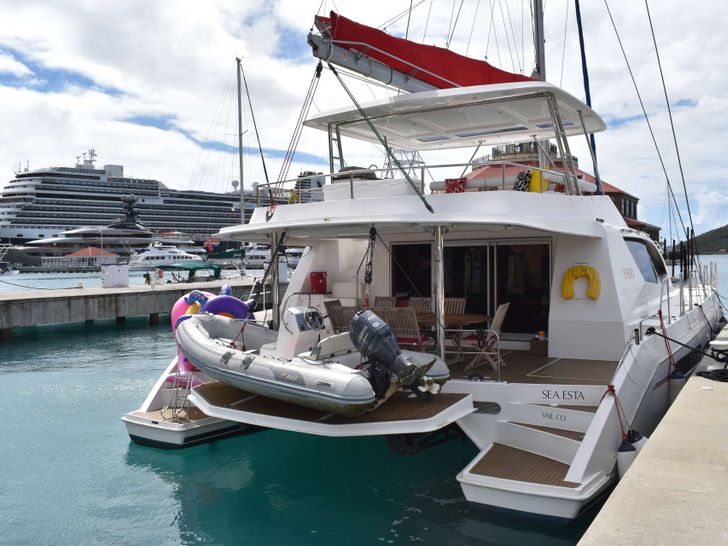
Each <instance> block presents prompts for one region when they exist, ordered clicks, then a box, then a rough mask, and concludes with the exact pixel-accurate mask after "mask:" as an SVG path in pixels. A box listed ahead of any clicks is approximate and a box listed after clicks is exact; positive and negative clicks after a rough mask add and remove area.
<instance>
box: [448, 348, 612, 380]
mask: <svg viewBox="0 0 728 546" xmlns="http://www.w3.org/2000/svg"><path fill="white" fill-rule="evenodd" d="M463 356H465V357H469V356H470V355H468V353H463ZM501 358H502V359H503V361H504V362H505V366H501V380H503V381H508V382H509V383H536V384H560V385H607V384H609V383H610V382H611V380H612V377H613V376H614V372H615V371H616V369H617V362H616V361H611V360H582V359H576V358H555V357H548V356H543V355H532V354H530V353H529V352H528V351H516V350H513V351H511V350H504V351H501ZM449 366H450V373H451V374H452V376H453V377H467V376H468V375H470V374H471V373H473V372H474V371H475V372H478V373H479V374H481V375H482V376H485V377H486V378H490V379H495V378H496V375H497V373H496V372H495V371H494V370H493V369H492V368H491V367H490V366H489V365H488V364H487V363H484V364H481V365H480V366H477V367H476V368H475V369H474V370H470V369H468V368H467V367H466V366H465V364H464V363H462V362H461V363H456V364H449Z"/></svg>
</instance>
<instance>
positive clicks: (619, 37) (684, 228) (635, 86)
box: [604, 0, 688, 237]
mask: <svg viewBox="0 0 728 546" xmlns="http://www.w3.org/2000/svg"><path fill="white" fill-rule="evenodd" d="M604 6H605V7H606V8H607V13H608V14H609V19H610V21H611V22H612V28H613V29H614V33H615V34H616V36H617V41H618V42H619V47H620V49H621V50H622V56H623V57H624V62H625V63H626V64H627V70H628V71H629V75H630V78H631V79H632V85H633V86H634V89H635V93H636V94H637V99H638V100H639V103H640V107H641V108H642V114H643V115H644V116H645V121H646V122H647V128H648V129H649V131H650V136H651V137H652V143H653V144H654V146H655V151H656V152H657V157H658V159H659V161H660V165H661V166H662V172H663V173H664V175H665V180H666V181H667V187H668V189H669V190H670V195H671V196H672V200H673V202H674V203H675V210H676V211H677V215H678V218H679V219H680V225H681V226H682V229H683V232H684V233H685V236H686V237H687V236H688V231H687V228H686V226H685V222H684V221H683V218H682V214H681V213H680V208H679V207H678V204H677V199H676V198H675V192H674V191H673V189H672V184H671V183H670V177H669V175H668V174H667V168H666V167H665V161H664V160H663V158H662V153H661V152H660V147H659V146H658V144H657V139H656V137H655V132H654V130H653V129H652V123H651V122H650V117H649V116H648V115H647V109H646V107H645V103H644V101H643V100H642V95H641V94H640V91H639V88H638V86H637V81H636V80H635V77H634V72H633V71H632V66H631V65H630V64H629V59H628V58H627V52H626V51H625V49H624V45H623V44H622V38H621V36H620V34H619V31H618V30H617V25H616V23H615V22H614V17H612V11H611V10H610V9H609V2H608V0H604Z"/></svg>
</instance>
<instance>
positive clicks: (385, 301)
mask: <svg viewBox="0 0 728 546" xmlns="http://www.w3.org/2000/svg"><path fill="white" fill-rule="evenodd" d="M396 306H397V297H396V296H376V297H375V298H374V307H377V308H379V309H381V308H384V307H396Z"/></svg>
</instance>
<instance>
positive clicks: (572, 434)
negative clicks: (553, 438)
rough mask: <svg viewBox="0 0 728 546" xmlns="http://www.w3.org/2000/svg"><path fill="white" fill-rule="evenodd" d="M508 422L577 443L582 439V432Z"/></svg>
mask: <svg viewBox="0 0 728 546" xmlns="http://www.w3.org/2000/svg"><path fill="white" fill-rule="evenodd" d="M508 422H509V423H513V424H514V425H518V426H521V427H526V428H532V429H534V430H539V431H541V432H548V433H549V434H555V435H557V436H563V437H564V438H569V439H570V440H576V441H577V442H581V441H582V440H583V439H584V433H583V432H577V431H574V430H564V429H562V428H554V427H544V426H540V425H531V424H528V423H519V422H518V421H508Z"/></svg>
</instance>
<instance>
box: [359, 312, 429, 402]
mask: <svg viewBox="0 0 728 546" xmlns="http://www.w3.org/2000/svg"><path fill="white" fill-rule="evenodd" d="M349 336H350V337H351V340H352V342H353V343H354V346H355V347H356V348H357V349H358V350H359V352H360V353H361V355H362V356H363V357H364V358H366V359H367V360H369V361H374V362H378V363H379V364H381V365H382V366H383V367H385V368H386V369H387V370H389V371H390V372H392V373H394V374H395V375H396V376H397V377H398V378H399V380H400V382H401V383H402V385H403V386H404V387H407V388H409V389H410V390H411V391H412V392H414V393H415V394H416V395H417V396H418V397H420V398H423V399H431V398H432V394H431V392H432V391H433V390H435V389H432V388H430V385H429V384H427V381H426V380H425V375H426V374H427V372H428V371H429V370H430V368H431V367H432V365H433V364H434V363H435V362H436V361H437V358H433V359H432V362H430V363H429V364H426V365H425V366H422V367H419V368H418V367H417V366H416V365H415V364H413V363H412V362H410V361H409V360H407V357H406V356H404V355H403V354H402V350H401V349H400V348H399V344H398V343H397V338H396V337H395V336H394V333H393V332H392V328H391V327H390V326H389V324H387V323H386V322H384V321H383V320H382V319H381V318H379V317H378V316H377V315H376V314H374V312H373V311H369V310H367V311H359V312H358V313H357V314H356V315H354V318H353V319H352V321H351V329H350V330H349ZM419 387H424V388H419Z"/></svg>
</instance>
